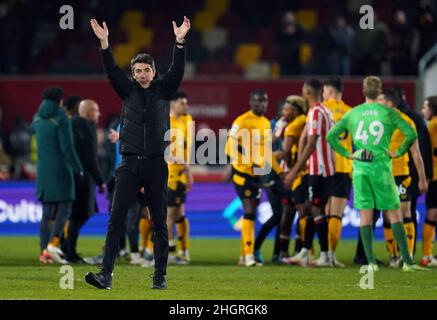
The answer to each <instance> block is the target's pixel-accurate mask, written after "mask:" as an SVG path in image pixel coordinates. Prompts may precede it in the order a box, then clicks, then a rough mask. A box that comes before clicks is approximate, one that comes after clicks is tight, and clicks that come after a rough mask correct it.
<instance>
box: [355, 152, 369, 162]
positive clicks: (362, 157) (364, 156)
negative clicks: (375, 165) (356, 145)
mask: <svg viewBox="0 0 437 320" xmlns="http://www.w3.org/2000/svg"><path fill="white" fill-rule="evenodd" d="M352 159H354V160H357V161H362V162H372V161H373V152H372V151H370V150H358V151H355V152H354V154H353V155H352Z"/></svg>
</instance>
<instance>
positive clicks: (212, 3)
mask: <svg viewBox="0 0 437 320" xmlns="http://www.w3.org/2000/svg"><path fill="white" fill-rule="evenodd" d="M229 2H230V0H220V1H217V0H206V4H205V8H206V9H207V10H208V11H212V12H214V13H215V14H216V16H217V17H219V16H221V15H223V14H224V13H225V12H226V11H228V10H229Z"/></svg>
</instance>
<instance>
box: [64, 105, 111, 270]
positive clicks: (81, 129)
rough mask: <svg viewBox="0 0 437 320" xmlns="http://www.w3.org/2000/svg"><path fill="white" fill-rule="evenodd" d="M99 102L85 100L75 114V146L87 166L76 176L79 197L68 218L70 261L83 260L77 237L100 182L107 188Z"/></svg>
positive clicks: (91, 208)
mask: <svg viewBox="0 0 437 320" xmlns="http://www.w3.org/2000/svg"><path fill="white" fill-rule="evenodd" d="M99 117H100V110H99V105H98V104H97V103H96V102H95V101H93V100H82V101H81V102H80V103H79V107H78V115H75V116H73V121H72V123H73V135H74V146H75V150H76V153H77V156H78V157H79V160H80V163H81V164H82V167H83V169H84V176H83V177H82V178H79V177H77V176H76V177H75V181H76V184H75V185H76V199H75V200H74V202H73V210H72V213H71V217H70V220H69V222H68V229H67V230H68V231H67V235H66V236H67V237H66V240H65V241H66V249H67V252H66V254H67V257H66V258H67V260H68V261H69V262H73V263H74V262H76V263H77V262H82V258H81V257H79V255H78V254H77V251H76V245H77V239H78V237H79V231H80V228H81V227H82V226H83V225H84V224H85V222H86V221H87V220H88V218H89V217H90V216H92V215H93V214H94V212H95V208H96V198H95V190H96V185H97V186H99V192H100V193H104V192H105V191H106V185H105V183H104V182H103V178H102V174H101V172H100V169H99V165H98V162H97V133H96V125H97V124H98V122H99Z"/></svg>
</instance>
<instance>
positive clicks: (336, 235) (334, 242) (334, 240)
mask: <svg viewBox="0 0 437 320" xmlns="http://www.w3.org/2000/svg"><path fill="white" fill-rule="evenodd" d="M341 226H342V225H341V217H337V216H331V218H330V219H329V223H328V243H329V251H335V249H337V246H338V242H339V241H340V236H341Z"/></svg>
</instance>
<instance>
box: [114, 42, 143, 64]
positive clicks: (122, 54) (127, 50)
mask: <svg viewBox="0 0 437 320" xmlns="http://www.w3.org/2000/svg"><path fill="white" fill-rule="evenodd" d="M137 52H138V48H137V47H136V46H133V45H131V44H127V43H123V44H119V45H117V46H116V47H115V48H114V57H115V61H117V63H118V65H119V66H120V67H121V68H123V67H125V66H127V65H128V64H129V63H130V60H131V59H132V57H133V56H134V55H135V54H136V53H137Z"/></svg>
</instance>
